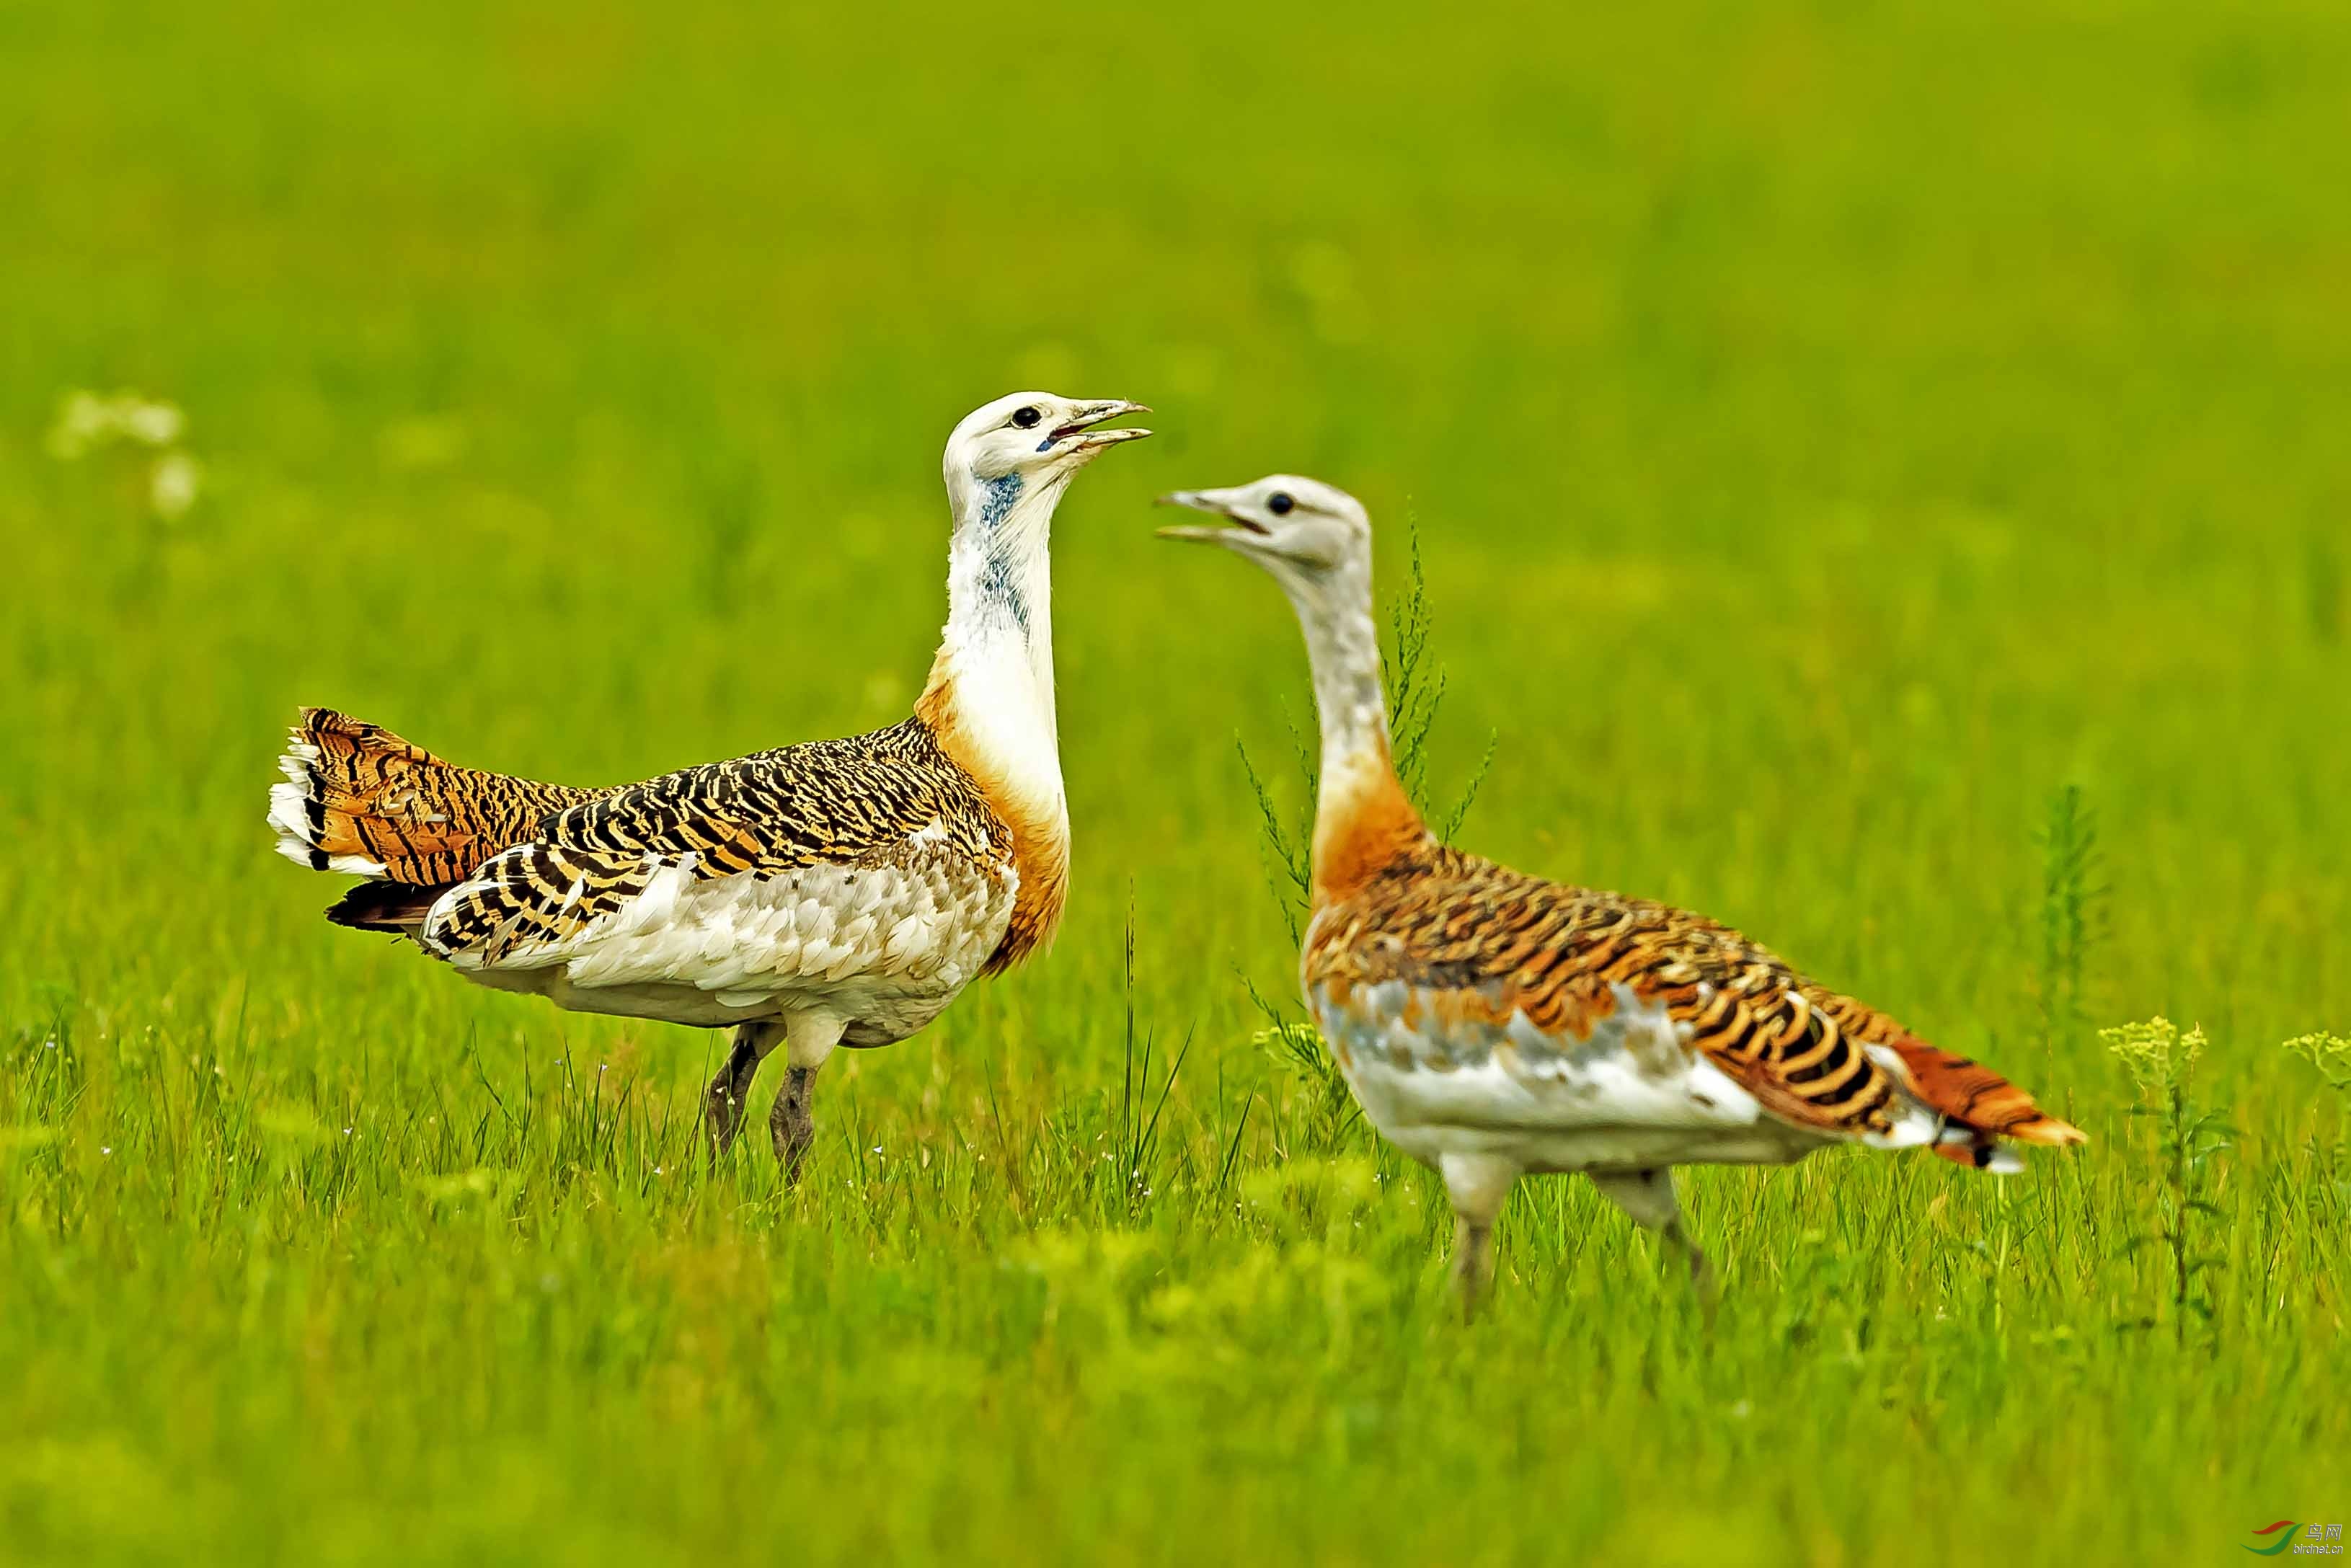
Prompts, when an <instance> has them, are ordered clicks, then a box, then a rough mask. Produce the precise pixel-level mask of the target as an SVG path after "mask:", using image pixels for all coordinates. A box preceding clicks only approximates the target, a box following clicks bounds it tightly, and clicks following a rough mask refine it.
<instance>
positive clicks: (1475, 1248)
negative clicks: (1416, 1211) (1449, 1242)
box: [1437, 1155, 1519, 1322]
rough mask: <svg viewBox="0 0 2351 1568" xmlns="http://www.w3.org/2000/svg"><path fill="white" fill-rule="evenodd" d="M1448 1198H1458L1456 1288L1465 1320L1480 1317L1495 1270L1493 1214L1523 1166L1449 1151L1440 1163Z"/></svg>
mask: <svg viewBox="0 0 2351 1568" xmlns="http://www.w3.org/2000/svg"><path fill="white" fill-rule="evenodd" d="M1437 1170H1438V1173H1439V1174H1441V1175H1442V1176H1444V1177H1445V1192H1446V1196H1447V1197H1449V1198H1450V1199H1452V1202H1453V1288H1454V1290H1455V1291H1457V1292H1458V1293H1459V1296H1460V1299H1461V1321H1462V1322H1469V1321H1470V1320H1471V1319H1473V1318H1475V1317H1476V1316H1477V1315H1478V1303H1479V1300H1480V1299H1481V1298H1482V1297H1483V1296H1484V1295H1485V1293H1486V1284H1487V1281H1489V1279H1490V1278H1491V1277H1492V1275H1493V1271H1494V1247H1493V1241H1494V1217H1495V1216H1496V1215H1498V1214H1499V1213H1501V1212H1502V1200H1503V1199H1504V1198H1506V1197H1509V1196H1510V1184H1511V1183H1512V1182H1514V1181H1516V1180H1518V1178H1519V1167H1518V1166H1517V1165H1516V1164H1515V1163H1513V1162H1511V1161H1510V1160H1506V1159H1503V1158H1502V1157H1501V1156H1499V1155H1443V1156H1442V1157H1441V1158H1439V1160H1438V1161H1437Z"/></svg>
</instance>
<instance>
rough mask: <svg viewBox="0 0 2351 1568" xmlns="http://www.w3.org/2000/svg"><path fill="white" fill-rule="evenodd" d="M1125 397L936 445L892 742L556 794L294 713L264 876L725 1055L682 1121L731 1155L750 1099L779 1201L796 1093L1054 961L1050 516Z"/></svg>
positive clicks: (805, 1128) (977, 425) (1009, 417)
mask: <svg viewBox="0 0 2351 1568" xmlns="http://www.w3.org/2000/svg"><path fill="white" fill-rule="evenodd" d="M1146 412H1148V411H1147V410H1145V409H1144V406H1143V405H1142V404H1140V403H1135V402H1126V401H1125V400H1123V399H1117V398H1113V399H1107V400H1099V401H1092V402H1088V401H1081V400H1077V399H1071V398H1065V397H1057V396H1055V395H1053V394H1052V393H1050V392H1016V393H1014V394H1013V395H1011V396H1009V397H1003V398H998V399H997V400H996V401H995V402H990V403H988V404H987V405H986V406H984V407H982V408H979V409H977V410H976V411H974V412H973V413H971V414H969V415H968V416H967V417H966V418H965V419H964V420H963V421H962V422H961V423H958V424H957V425H956V427H955V431H954V433H953V434H951V435H950V436H949V437H948V438H947V445H946V458H945V461H944V465H943V466H944V473H945V476H946V487H947V499H948V505H949V508H950V511H951V514H952V517H953V532H952V534H951V536H950V538H949V540H948V546H947V562H948V565H947V620H946V631H945V632H943V633H942V634H941V637H940V641H939V651H938V655H937V657H936V659H935V660H934V661H933V663H932V665H931V672H930V678H929V680H928V682H927V683H926V684H925V686H924V688H923V693H922V695H921V697H920V698H918V699H917V700H916V702H915V704H914V713H913V714H912V715H911V716H909V717H907V718H906V719H904V720H903V721H902V722H900V723H898V724H895V725H893V726H891V727H888V728H886V729H881V730H876V731H873V732H872V733H870V734H866V735H860V736H853V737H849V738H847V739H842V740H825V741H814V742H810V743H806V744H802V745H799V746H787V747H779V748H777V749H775V750H770V751H762V752H758V753H756V754H754V755H752V756H749V757H743V758H736V759H735V760H733V761H729V762H714V763H707V764H705V765H703V766H701V767H697V768H685V769H684V770H682V771H679V772H675V773H669V774H664V775H663V776H662V777H660V778H657V779H649V780H647V781H645V782H643V783H641V784H631V785H625V786H621V787H617V788H610V789H577V788H572V787H569V786H564V785H554V784H541V783H537V782H534V781H531V780H528V779H517V778H513V777H510V776H508V775H506V774H500V773H490V772H484V771H481V770H478V769H475V768H460V767H457V766H455V765H453V764H451V763H447V762H444V761H443V760H442V759H441V758H437V757H435V756H434V755H433V754H432V753H430V752H427V751H424V750H423V749H422V748H420V747H415V746H413V745H411V744H410V743H408V742H407V741H404V740H402V739H401V738H400V737H398V736H396V735H393V734H392V733H391V732H390V731H389V730H385V729H382V728H381V727H377V726H375V725H371V724H366V723H362V722H360V720H357V719H353V718H350V717H347V716H344V715H342V714H340V713H335V712H332V711H330V710H328V709H324V708H306V709H304V710H303V712H302V716H301V722H300V723H299V724H298V725H297V726H296V727H295V728H294V731H293V734H292V737H291V738H290V740H289V742H288V745H287V750H286V754H285V756H284V757H283V758H280V761H279V770H280V771H281V772H282V773H283V774H284V779H283V781H282V782H280V783H278V784H277V785H276V786H274V787H273V788H272V789H271V790H270V798H269V822H270V826H271V827H272V829H273V830H274V831H276V834H277V847H278V850H279V852H281V853H283V854H285V855H286V856H287V858H288V859H290V860H293V861H294V862H297V863H298V864H300V865H304V866H308V867H309V868H310V869H312V870H315V871H329V872H344V873H354V874H357V875H359V876H360V877H362V878H364V879H366V880H364V881H362V882H361V883H360V884H359V885H357V886H356V887H353V888H351V889H350V891H349V892H348V893H346V894H344V896H343V898H342V899H341V901H340V903H338V904H335V905H334V906H333V907H332V908H331V909H329V911H328V912H327V917H328V918H329V920H331V921H333V922H334V923H335V924H336V925H349V926H353V927H356V928H358V929H360V930H368V931H381V932H389V933H392V934H393V935H395V936H402V937H405V938H407V939H408V940H410V941H413V943H415V945H416V946H419V947H421V948H423V950H424V952H426V953H427V954H429V955H431V956H434V957H435V958H438V959H440V960H442V961H443V962H444V963H446V964H447V965H448V966H449V967H451V968H453V969H455V970H456V971H457V972H458V973H459V974H462V975H464V976H465V977H466V978H468V979H471V980H474V981H476V982H478V983H479V984H482V985H486V986H490V987H494V988H497V989H500V990H511V991H527V992H531V993H535V994H537V995H539V996H543V997H546V998H549V1000H551V1001H553V1002H554V1003H555V1004H556V1005H557V1006H558V1007H561V1008H565V1009H571V1010H573V1011H578V1012H599V1013H615V1014H621V1015H623V1016H626V1017H631V1018H642V1019H660V1020H664V1021H666V1022H670V1023H677V1024H686V1025H693V1026H698V1027H702V1028H726V1029H732V1030H734V1031H735V1034H734V1043H733V1047H732V1050H731V1051H730V1052H729V1053H728V1055H727V1058H726V1062H725V1065H723V1066H722V1067H721V1068H720V1069H719V1071H718V1073H717V1075H716V1077H715V1078H713V1079H712V1080H711V1082H710V1085H709V1088H708V1090H707V1091H706V1092H705V1097H704V1106H705V1121H706V1125H707V1128H708V1131H709V1134H710V1136H711V1138H712V1140H713V1142H714V1143H715V1144H716V1146H717V1147H718V1148H720V1149H721V1150H723V1149H725V1148H726V1146H727V1145H730V1144H731V1143H732V1142H733V1140H734V1137H735V1134H736V1132H737V1128H738V1127H739V1126H740V1124H741V1122H742V1118H743V1108H744V1106H745V1104H746V1103H747V1100H748V1097H749V1093H750V1089H751V1083H752V1079H753V1076H754V1075H755V1074H756V1073H757V1072H758V1068H759V1064H760V1063H761V1061H764V1060H765V1059H766V1058H767V1057H768V1055H769V1054H770V1053H771V1052H773V1051H776V1050H777V1049H778V1048H779V1047H780V1048H782V1049H783V1050H784V1051H785V1052H786V1055H787V1058H788V1060H789V1071H788V1073H787V1075H786V1078H785V1082H784V1086H783V1089H782V1091H781V1092H779V1093H778V1095H777V1096H776V1100H775V1103H774V1106H773V1109H772V1111H771V1113H770V1114H769V1117H768V1124H769V1129H770V1132H771V1134H772V1136H773V1140H774V1143H775V1147H776V1153H777V1155H778V1158H779V1159H781V1160H782V1161H783V1162H784V1166H785V1168H786V1170H787V1171H788V1172H789V1173H790V1174H791V1175H793V1176H797V1175H798V1173H799V1166H800V1162H801V1160H802V1159H803V1157H804V1156H805V1155H806V1154H807V1151H808V1148H809V1145H810V1142H811V1141H812V1139H813V1136H814V1123H813V1119H812V1116H811V1113H810V1102H811V1099H812V1096H813V1093H814V1087H815V1081H816V1075H817V1073H818V1071H819V1070H820V1069H821V1068H822V1067H823V1065H824V1063H825V1061H826V1059H827V1058H828V1057H830V1056H831V1054H832V1051H834V1049H835V1048H836V1047H838V1046H841V1045H849V1046H879V1045H888V1044H891V1043H893V1042H894V1041H897V1040H904V1038H905V1037H907V1036H908V1035H910V1034H913V1033H914V1031H915V1030H919V1029H921V1028H922V1027H923V1026H924V1025H925V1024H927V1023H929V1022H930V1021H931V1020H932V1019H935V1018H936V1017H937V1016H938V1015H939V1013H940V1012H942V1011H943V1010H945V1009H946V1006H947V1004H948V1003H949V1002H951V1001H953V1000H954V999H955V998H956V994H957V993H958V992H960V991H961V990H962V989H963V988H964V987H965V986H966V985H967V984H969V983H970V982H971V981H972V980H973V979H975V978H977V977H980V976H982V975H992V974H996V973H998V972H1000V971H1002V970H1004V969H1007V968H1009V967H1011V966H1013V965H1015V964H1018V963H1019V962H1020V961H1021V960H1023V959H1024V958H1027V957H1029V956H1031V955H1032V954H1034V953H1036V952H1038V951H1039V950H1040V949H1041V948H1042V947H1043V946H1045V945H1046V944H1047V943H1049V942H1050V940H1051V938H1052V935H1053V931H1054V928H1055V926H1056V925H1058V924H1059V923H1060V920H1061V904H1062V899H1063V895H1064V893H1065V891H1066V889H1067V886H1068V877H1069V855H1070V824H1069V814H1068V811H1067V809H1066V807H1065V804H1064V801H1063V797H1062V789H1061V750H1060V737H1059V734H1058V730H1057V727H1056V725H1055V722H1054V710H1053V644H1052V639H1053V619H1052V574H1051V570H1050V548H1049V547H1050V539H1051V533H1052V523H1053V513H1054V509H1055V507H1058V506H1059V505H1060V503H1061V497H1062V494H1063V492H1064V491H1066V490H1067V489H1068V487H1069V485H1070V482H1071V480H1072V479H1074V478H1075V477H1076V476H1078V474H1079V473H1080V472H1081V471H1082V470H1083V469H1084V468H1085V467H1086V465H1088V464H1090V463H1092V461H1093V460H1094V459H1095V458H1096V457H1098V456H1100V455H1102V453H1104V452H1106V451H1108V450H1109V449H1110V448H1111V447H1113V446H1115V445H1117V444H1121V443H1123V442H1127V441H1134V440H1137V439H1140V438H1141V437H1143V436H1144V435H1147V434H1150V433H1149V432H1148V431H1145V430H1141V429H1136V428H1133V427H1123V428H1122V427H1108V428H1105V424H1106V422H1107V421H1110V420H1113V419H1119V418H1122V417H1124V416H1126V415H1128V414H1134V413H1146Z"/></svg>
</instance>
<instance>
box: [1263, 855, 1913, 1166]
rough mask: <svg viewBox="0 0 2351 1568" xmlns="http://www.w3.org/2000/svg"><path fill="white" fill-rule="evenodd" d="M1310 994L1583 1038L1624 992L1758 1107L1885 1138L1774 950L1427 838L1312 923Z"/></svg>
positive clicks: (1852, 1047)
mask: <svg viewBox="0 0 2351 1568" xmlns="http://www.w3.org/2000/svg"><path fill="white" fill-rule="evenodd" d="M1306 969H1307V983H1308V985H1309V987H1310V988H1313V987H1317V986H1320V987H1323V988H1330V989H1331V990H1332V993H1333V994H1334V995H1336V996H1338V997H1339V998H1344V996H1345V994H1346V992H1347V991H1348V990H1349V989H1350V988H1352V987H1353V986H1355V985H1364V984H1376V983H1378V982H1379V981H1381V980H1385V979H1402V980H1405V982H1407V983H1408V984H1410V985H1414V986H1421V987H1430V988H1437V989H1440V990H1456V991H1460V992H1463V993H1469V994H1474V995H1479V996H1483V997H1486V998H1490V1000H1489V1002H1488V1004H1487V1005H1488V1007H1489V1009H1490V1010H1491V1011H1492V1012H1493V1013H1494V1014H1495V1015H1496V1016H1495V1021H1497V1022H1499V1021H1504V1020H1506V1019H1508V1018H1509V1016H1510V1014H1511V1013H1512V1012H1513V1011H1516V1012H1522V1013H1524V1014H1525V1015H1526V1018H1527V1020H1528V1021H1529V1022H1530V1023H1531V1024H1533V1025H1534V1026H1535V1027H1536V1028H1537V1029H1539V1030H1543V1031H1544V1032H1546V1033H1561V1032H1564V1033H1568V1034H1572V1035H1573V1036H1575V1037H1577V1038H1588V1037H1589V1036H1590V1034H1591V1032H1592V1029H1593V1025H1594V1024H1595V1023H1597V1022H1598V1021H1599V1020H1601V1019H1605V1018H1607V1017H1609V1016H1610V1015H1611V1014H1613V1013H1614V1011H1615V1010H1616V1006H1617V991H1616V989H1615V988H1617V987H1619V986H1622V987H1624V988H1625V989H1626V990H1627V991H1629V992H1630V993H1631V994H1632V995H1634V996H1635V997H1636V998H1640V999H1642V1000H1644V1001H1654V1002H1656V1003H1659V1004H1661V1005H1662V1006H1663V1007H1664V1008H1665V1009H1666V1010H1667V1015H1668V1016H1669V1017H1671V1018H1672V1019H1674V1020H1675V1021H1676V1022H1677V1023H1679V1024H1681V1025H1683V1026H1685V1027H1686V1028H1687V1030H1688V1031H1689V1043H1690V1045H1691V1046H1692V1047H1693V1048H1694V1049H1696V1050H1698V1051H1703V1052H1704V1053H1705V1054H1706V1055H1707V1056H1708V1059H1710V1060H1711V1061H1714V1062H1715V1063H1716V1064H1717V1065H1718V1066H1719V1067H1720V1068H1721V1069H1722V1070H1723V1071H1725V1072H1726V1073H1728V1074H1729V1076H1730V1077H1731V1078H1733V1079H1734V1080H1735V1081H1736V1082H1739V1083H1740V1086H1741V1087H1743V1088H1745V1089H1747V1090H1748V1092H1750V1093H1752V1094H1753V1095H1754V1096H1755V1097H1756V1099H1757V1101H1758V1102H1759V1103H1761V1104H1762V1105H1763V1107H1764V1108H1765V1109H1766V1110H1767V1111H1769V1112H1770V1113H1771V1114H1773V1115H1775V1116H1777V1117H1779V1118H1781V1119H1782V1120H1783V1121H1786V1122H1789V1123H1792V1124H1795V1125H1798V1126H1802V1127H1805V1128H1808V1129H1813V1130H1818V1131H1823V1132H1831V1133H1839V1134H1871V1133H1881V1132H1883V1131H1885V1129H1886V1125H1887V1124H1888V1120H1889V1110H1890V1108H1891V1106H1892V1104H1893V1102H1894V1098H1895V1085H1894V1083H1893V1082H1892V1081H1891V1079H1890V1078H1889V1076H1888V1074H1887V1073H1886V1071H1885V1070H1884V1069H1883V1068H1881V1067H1880V1066H1878V1064H1877V1063H1876V1062H1875V1061H1872V1060H1871V1059H1870V1057H1869V1056H1868V1055H1867V1053H1866V1052H1865V1051H1862V1050H1861V1049H1860V1048H1859V1046H1858V1045H1857V1044H1856V1043H1855V1041H1853V1040H1849V1039H1848V1038H1847V1036H1846V1031H1845V1030H1844V1028H1843V1027H1842V1026H1841V1025H1840V1023H1839V1020H1838V1019H1836V1017H1834V1015H1833V1014H1831V1013H1829V1012H1826V1011H1823V1010H1822V1009H1817V1008H1814V1007H1813V1006H1812V1005H1811V1004H1810V1003H1809V1002H1808V1001H1807V1000H1806V999H1805V998H1804V997H1803V994H1802V990H1801V988H1802V984H1803V982H1802V980H1801V979H1800V978H1799V977H1797V976H1796V975H1795V974H1794V973H1793V972H1792V970H1790V969H1789V967H1787V966H1786V965H1785V964H1784V963H1782V961H1781V960H1780V959H1779V958H1778V957H1776V956H1773V955H1772V954H1771V953H1770V952H1769V951H1767V950H1766V949H1764V948H1762V947H1760V946H1756V945H1755V944H1753V943H1751V942H1749V941H1748V940H1747V939H1746V938H1744V937H1742V936H1740V935H1739V934H1738V933H1737V932H1735V931H1732V930H1730V929H1729V927H1727V926H1723V925H1718V924H1717V923H1715V922H1713V921H1711V920H1708V919H1705V918H1704V917H1702V916H1698V915H1689V914H1687V913H1685V912H1683V911H1681V910H1677V909H1675V908H1672V907H1671V906H1669V905H1667V904H1657V903H1654V902H1651V901H1648V900H1645V899H1631V898H1625V897H1621V896H1619V895H1618V894H1612V893H1603V892H1597V891H1594V890H1592V889H1588V888H1579V887H1571V886H1565V885H1562V884H1560V883H1551V882H1546V881H1543V880H1542V879H1541V878H1538V877H1532V876H1528V875H1526V874H1524V873H1519V872H1514V871H1511V870H1510V869H1508V868H1507V867H1504V866H1500V865H1497V864H1495V863H1494V862H1490V861H1485V860H1481V859H1479V858H1478V857H1475V856H1470V855H1465V854H1462V853H1459V852H1456V851H1452V850H1447V849H1444V848H1441V847H1439V846H1436V845H1430V846H1428V847H1427V848H1426V849H1425V850H1423V851H1422V852H1419V853H1416V854H1414V855H1411V856H1408V857H1405V859H1403V860H1400V861H1399V862H1397V863H1396V864H1395V865H1394V866H1392V867H1390V868H1389V869H1388V870H1387V871H1386V872H1385V873H1383V874H1381V875H1380V876H1378V877H1375V878H1374V879H1372V880H1371V881H1370V882H1368V883H1365V884H1364V886H1363V888H1361V889H1360V890H1359V891H1358V892H1357V893H1356V894H1354V895H1353V897H1351V898H1350V899H1348V900H1346V901H1344V902H1343V903H1342V904H1335V905H1333V906H1332V908H1331V909H1330V910H1329V911H1328V912H1326V915H1324V916H1322V917H1319V918H1318V920H1317V922H1316V926H1315V930H1314V932H1313V933H1312V934H1311V936H1310V942H1309V947H1308V952H1307V956H1306Z"/></svg>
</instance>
